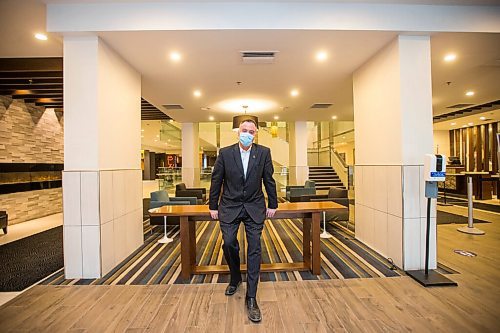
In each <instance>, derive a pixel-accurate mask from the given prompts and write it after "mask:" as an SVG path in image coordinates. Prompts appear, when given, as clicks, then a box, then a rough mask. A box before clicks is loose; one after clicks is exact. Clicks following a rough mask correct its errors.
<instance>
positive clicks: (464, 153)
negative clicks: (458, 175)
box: [460, 128, 469, 170]
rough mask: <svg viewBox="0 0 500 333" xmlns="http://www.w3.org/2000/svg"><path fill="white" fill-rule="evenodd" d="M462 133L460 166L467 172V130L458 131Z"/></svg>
mask: <svg viewBox="0 0 500 333" xmlns="http://www.w3.org/2000/svg"><path fill="white" fill-rule="evenodd" d="M460 131H461V132H462V138H461V140H462V165H463V166H464V167H465V170H469V167H468V165H469V164H468V163H467V162H468V160H467V130H466V129H465V128H463V129H461V130H460Z"/></svg>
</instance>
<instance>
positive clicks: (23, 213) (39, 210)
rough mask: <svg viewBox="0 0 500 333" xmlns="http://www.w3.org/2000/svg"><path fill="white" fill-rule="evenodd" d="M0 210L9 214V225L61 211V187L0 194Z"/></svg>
mask: <svg viewBox="0 0 500 333" xmlns="http://www.w3.org/2000/svg"><path fill="white" fill-rule="evenodd" d="M0 207H1V210H6V211H7V213H8V214H9V225H13V224H16V223H21V222H24V221H29V220H32V219H36V218H39V217H43V216H47V215H52V214H56V213H60V212H62V188H53V189H46V190H39V191H29V192H17V193H9V194H1V195H0Z"/></svg>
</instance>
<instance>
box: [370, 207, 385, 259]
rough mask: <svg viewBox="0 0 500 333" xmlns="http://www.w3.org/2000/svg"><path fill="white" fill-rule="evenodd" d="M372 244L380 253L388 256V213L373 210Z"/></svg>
mask: <svg viewBox="0 0 500 333" xmlns="http://www.w3.org/2000/svg"><path fill="white" fill-rule="evenodd" d="M372 242H373V246H374V249H375V250H376V251H377V252H378V253H380V254H382V255H383V256H387V213H384V212H380V211H378V210H373V241H372Z"/></svg>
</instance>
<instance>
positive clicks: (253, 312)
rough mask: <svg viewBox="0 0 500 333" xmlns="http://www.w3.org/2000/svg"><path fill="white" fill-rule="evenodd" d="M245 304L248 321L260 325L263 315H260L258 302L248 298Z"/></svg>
mask: <svg viewBox="0 0 500 333" xmlns="http://www.w3.org/2000/svg"><path fill="white" fill-rule="evenodd" d="M245 303H246V304H247V313H248V319H250V320H251V321H253V322H254V323H258V322H260V321H261V320H262V315H261V314H260V309H259V306H258V305H257V300H256V299H255V297H248V296H247V297H246V298H245Z"/></svg>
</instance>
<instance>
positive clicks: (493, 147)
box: [491, 123, 499, 173]
mask: <svg viewBox="0 0 500 333" xmlns="http://www.w3.org/2000/svg"><path fill="white" fill-rule="evenodd" d="M498 124H499V123H493V124H491V135H492V141H491V143H492V145H491V159H492V165H493V167H492V168H491V170H492V171H493V172H494V173H498V157H497V151H498V143H497V133H498Z"/></svg>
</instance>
